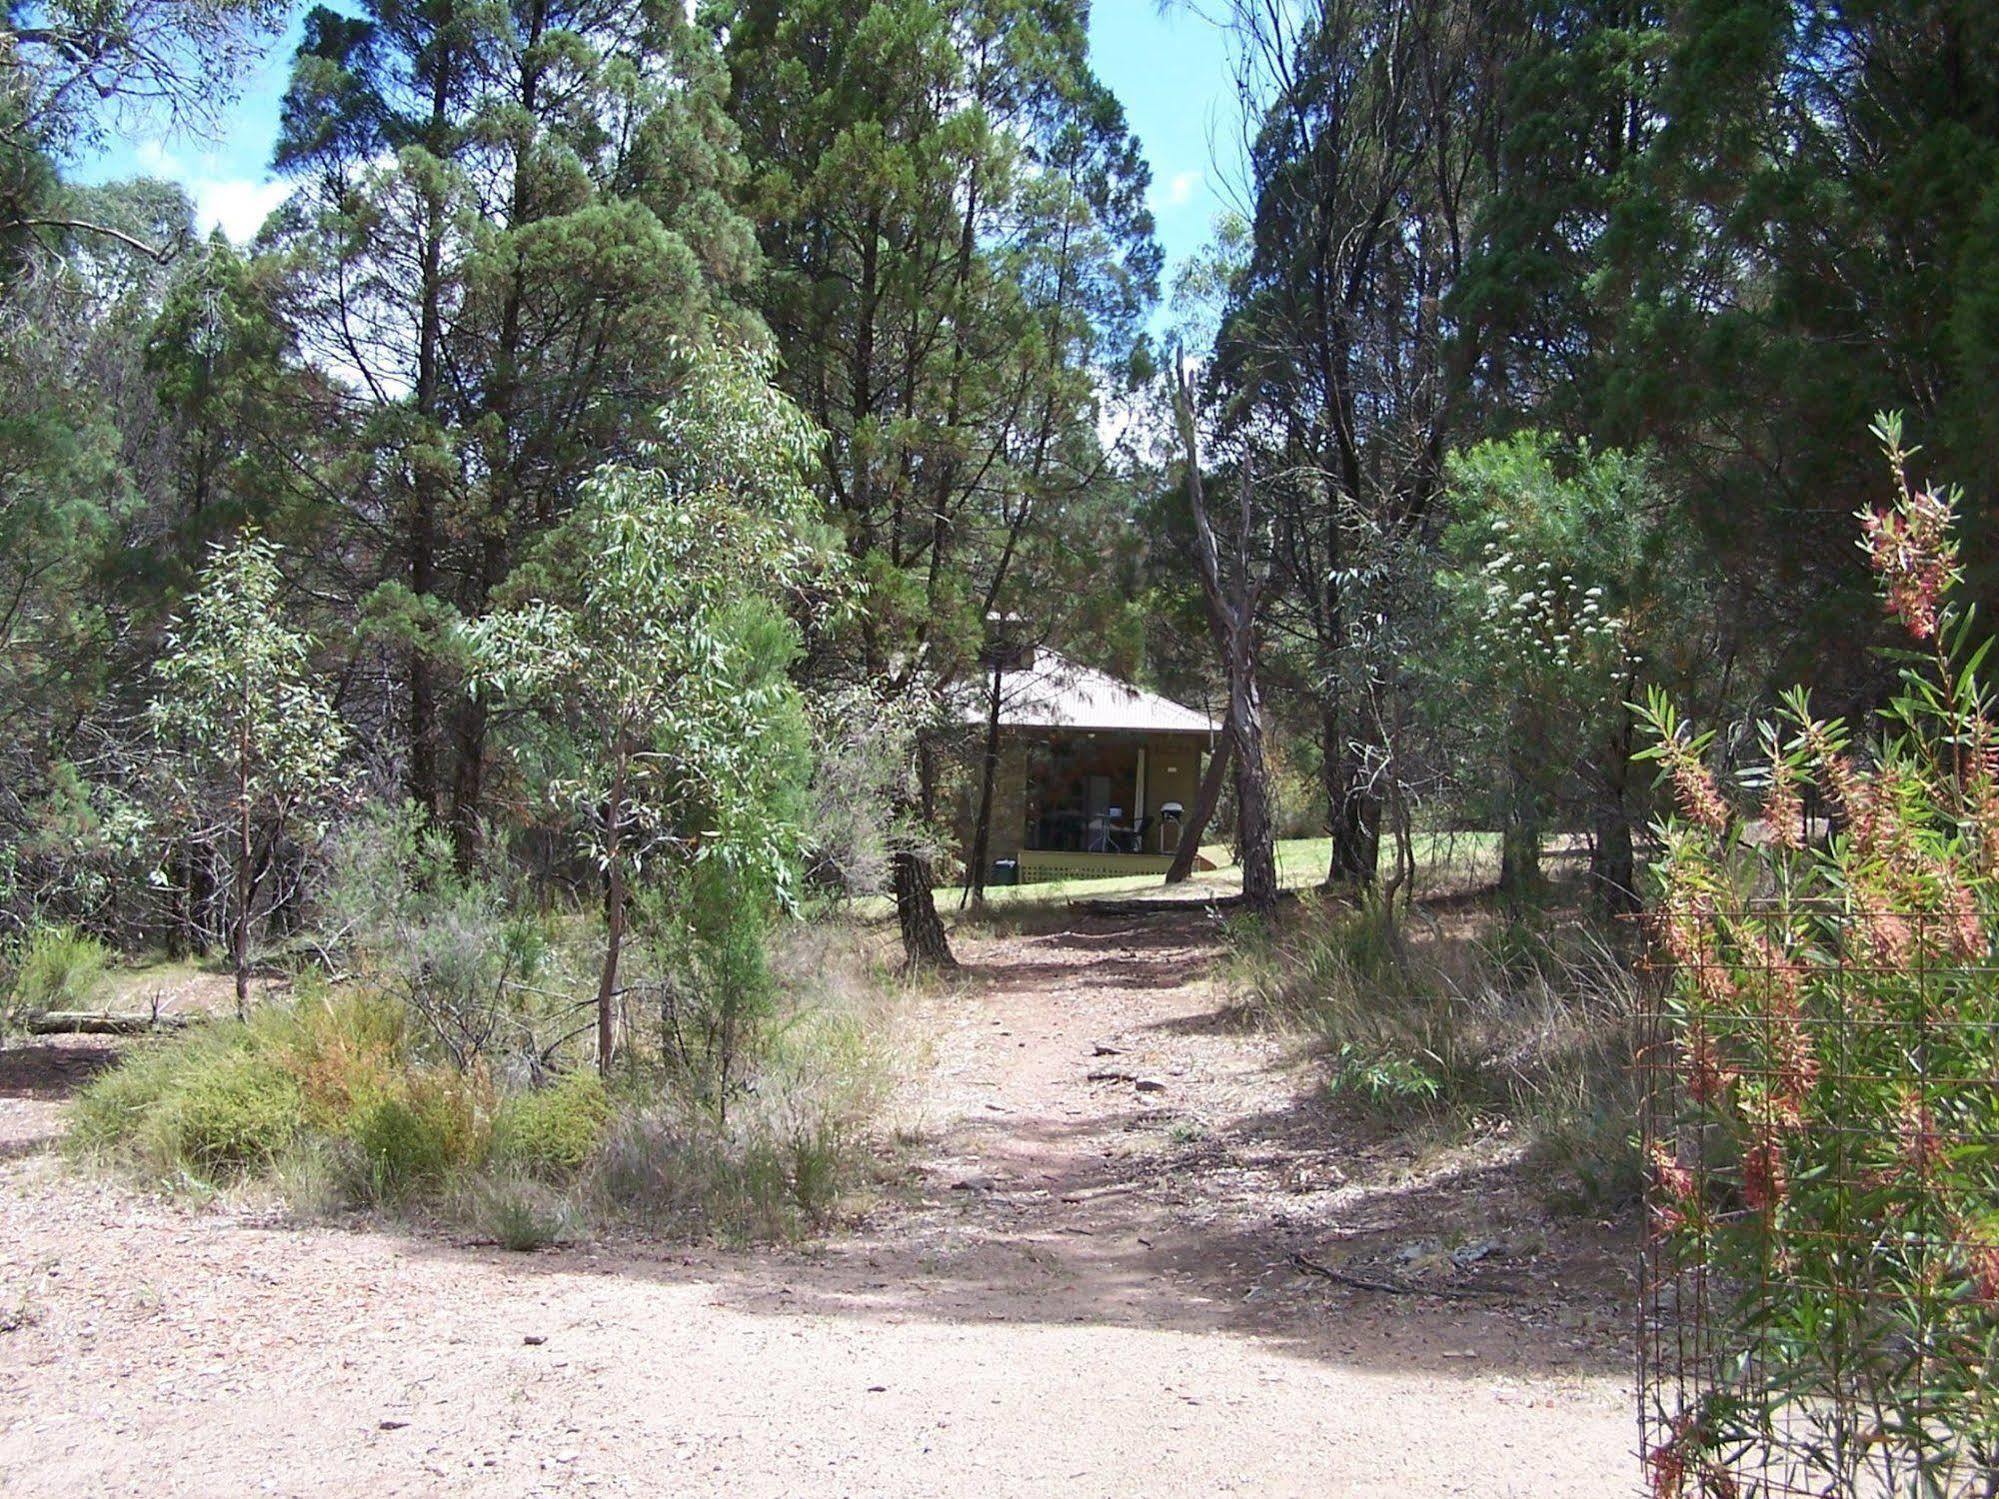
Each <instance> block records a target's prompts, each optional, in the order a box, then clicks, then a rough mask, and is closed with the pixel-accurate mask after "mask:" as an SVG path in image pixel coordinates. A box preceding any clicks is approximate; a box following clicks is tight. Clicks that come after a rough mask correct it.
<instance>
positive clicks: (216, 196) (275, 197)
mask: <svg viewBox="0 0 1999 1499" xmlns="http://www.w3.org/2000/svg"><path fill="white" fill-rule="evenodd" d="M132 157H133V160H134V161H136V162H137V163H138V165H139V167H140V169H141V170H142V171H145V172H147V173H150V174H151V175H153V176H155V177H165V178H167V179H169V180H170V181H173V182H178V183H179V184H180V185H181V186H182V187H184V188H186V189H187V195H188V198H189V199H190V200H191V201H192V202H193V204H194V229H195V233H197V234H202V235H205V234H207V233H208V232H209V231H210V230H212V229H215V228H217V227H220V228H221V230H222V232H223V233H224V234H226V235H228V236H229V237H230V238H231V239H232V240H234V241H236V243H238V244H244V243H246V242H248V241H249V240H251V239H253V238H255V237H256V233H257V231H258V230H259V229H261V228H263V227H264V220H265V219H266V218H268V217H270V214H271V212H272V210H273V209H275V208H276V207H277V206H278V205H279V204H280V203H282V202H284V200H285V195H286V194H287V193H288V192H289V191H290V189H289V188H288V187H287V186H286V185H285V184H284V183H282V182H272V181H267V180H261V179H257V178H251V177H225V176H221V175H219V174H218V173H217V171H216V167H217V165H219V163H217V162H216V161H215V160H214V157H213V156H212V154H206V153H205V154H204V155H203V156H202V157H199V158H197V159H196V160H194V161H189V160H188V159H187V158H186V157H183V156H181V155H179V154H177V153H176V152H174V151H173V150H172V149H170V148H169V147H168V146H167V144H166V143H165V142H164V141H159V140H147V141H140V142H139V143H138V144H137V145H136V146H134V147H133V148H132Z"/></svg>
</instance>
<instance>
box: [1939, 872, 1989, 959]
mask: <svg viewBox="0 0 1999 1499" xmlns="http://www.w3.org/2000/svg"><path fill="white" fill-rule="evenodd" d="M1944 904H1945V907H1946V909H1947V910H1948V911H1949V913H1950V950H1951V952H1952V953H1954V954H1955V955H1956V956H1957V957H1959V958H1962V959H1964V960H1965V961H1967V962H1968V961H1970V960H1971V959H1973V958H1982V957H1984V956H1985V955H1986V952H1987V951H1988V944H1987V942H1986V939H1985V921H1984V918H1983V917H1982V916H1980V914H1979V910H1978V897H1977V896H1975V895H1973V894H1972V893H1971V891H1970V889H1969V888H1968V887H1966V886H1964V885H1960V884H1957V883H1956V882H1955V881H1953V882H1952V883H1951V885H1950V893H1949V895H1947V896H1946V897H1945V898H1944Z"/></svg>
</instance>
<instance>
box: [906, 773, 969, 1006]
mask: <svg viewBox="0 0 1999 1499" xmlns="http://www.w3.org/2000/svg"><path fill="white" fill-rule="evenodd" d="M932 749H933V745H932V742H931V741H930V740H929V739H928V738H923V737H919V738H918V740H917V742H916V799H915V801H914V802H913V803H912V802H909V801H907V800H906V799H905V800H902V801H900V802H899V803H898V805H897V807H896V811H897V813H898V814H899V816H900V818H901V819H903V820H906V821H908V822H912V823H914V824H915V826H916V827H918V828H928V827H930V826H931V825H932V818H931V813H932V811H933V809H934V806H935V797H936V767H935V763H934V760H933V758H932ZM889 874H890V878H891V880H892V882H893V884H894V887H895V919H896V924H897V925H898V926H899V927H900V928H901V930H902V961H903V967H904V968H905V969H906V970H907V971H909V972H911V973H915V972H919V971H921V970H923V969H936V968H956V967H957V966H958V960H957V958H956V957H954V956H953V955H952V953H951V943H950V940H949V939H948V938H947V937H946V936H945V935H944V921H943V918H942V917H940V916H939V915H938V914H937V892H936V881H935V878H934V877H933V876H932V874H931V872H930V857H929V855H927V854H925V853H922V852H920V851H919V850H918V849H916V848H903V849H898V850H897V851H896V852H895V853H894V854H892V855H890V856H889Z"/></svg>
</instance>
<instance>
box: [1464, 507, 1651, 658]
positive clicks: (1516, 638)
mask: <svg viewBox="0 0 1999 1499" xmlns="http://www.w3.org/2000/svg"><path fill="white" fill-rule="evenodd" d="M1512 529H1513V528H1512V526H1511V525H1510V524H1508V522H1507V521H1506V519H1505V517H1503V516H1502V517H1499V518H1497V519H1495V520H1494V521H1493V523H1492V532H1493V539H1492V540H1491V541H1488V542H1487V543H1486V544H1485V547H1484V555H1485V560H1484V561H1483V562H1482V563H1481V564H1480V565H1479V575H1480V577H1482V578H1483V579H1484V580H1485V589H1484V596H1485V604H1484V609H1483V615H1484V622H1485V627H1486V629H1487V630H1489V631H1490V632H1491V633H1492V634H1493V635H1495V636H1496V637H1498V638H1499V639H1500V640H1501V641H1503V642H1504V643H1505V644H1506V645H1508V646H1509V647H1511V648H1512V649H1514V650H1515V651H1518V652H1520V653H1521V654H1522V655H1524V656H1525V657H1526V658H1527V659H1528V660H1530V661H1531V662H1533V663H1535V664H1536V665H1538V666H1542V667H1546V668H1549V669H1552V670H1555V671H1560V672H1564V673H1570V672H1577V671H1584V672H1599V671H1604V670H1606V669H1608V668H1611V667H1613V666H1614V665H1615V664H1616V663H1618V662H1620V661H1621V660H1622V659H1623V658H1624V655H1625V649H1624V640H1625V632H1626V622H1625V620H1624V618H1623V616H1622V615H1620V614H1617V613H1615V612H1614V611H1612V610H1609V609H1606V608H1605V607H1604V602H1603V589H1601V588H1599V587H1589V588H1578V587H1577V584H1576V577H1575V574H1573V573H1566V572H1565V573H1560V574H1558V573H1556V571H1555V569H1554V565H1553V564H1552V563H1550V562H1548V561H1546V560H1545V559H1543V560H1539V561H1531V560H1529V559H1528V558H1525V557H1522V556H1519V555H1517V553H1518V551H1519V545H1518V543H1517V542H1516V541H1515V540H1514V538H1513V537H1512V535H1511V532H1512Z"/></svg>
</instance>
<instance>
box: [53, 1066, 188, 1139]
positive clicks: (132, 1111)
mask: <svg viewBox="0 0 1999 1499" xmlns="http://www.w3.org/2000/svg"><path fill="white" fill-rule="evenodd" d="M189 1044H190V1042H189V1040H188V1039H186V1038H182V1039H179V1040H176V1041H170V1042H160V1041H155V1042H148V1043H142V1044H140V1045H137V1046H134V1047H133V1048H132V1049H131V1050H129V1051H127V1052H126V1053H125V1055H124V1056H123V1058H121V1059H120V1060H119V1063H118V1065H117V1066H115V1067H111V1068H107V1069H106V1070H105V1071H103V1072H100V1073H98V1074H97V1076H95V1077H93V1078H92V1079H91V1080H90V1081H89V1082H88V1083H86V1084H84V1086H83V1088H82V1090H81V1091H80V1092H78V1094H77V1096H76V1101H75V1102H74V1103H73V1104H72V1105H71V1106H70V1113H69V1128H68V1132H67V1134H66V1136H65V1141H64V1143H65V1145H66V1146H67V1148H68V1149H69V1150H70V1151H71V1152H72V1153H73V1154H77V1155H82V1156H93V1157H109V1156H112V1155H115V1154H118V1153H121V1152H124V1151H127V1150H129V1148H130V1146H131V1144H132V1141H133V1139H134V1137H135V1136H136V1135H137V1134H138V1132H139V1130H140V1128H141V1127H142V1126H143V1125H144V1124H145V1122H146V1120H147V1119H148V1118H149V1117H150V1116H151V1114H152V1113H153V1111H154V1110H155V1109H157V1108H158V1107H159V1106H160V1102H161V1100H162V1099H164V1098H165V1097H166V1096H167V1095H168V1094H169V1093H170V1092H172V1091H173V1090H174V1088H175V1087H176V1085H177V1084H178V1082H179V1079H180V1076H181V1073H182V1071H183V1069H184V1068H185V1066H186V1048H187V1047H188V1046H189Z"/></svg>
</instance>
